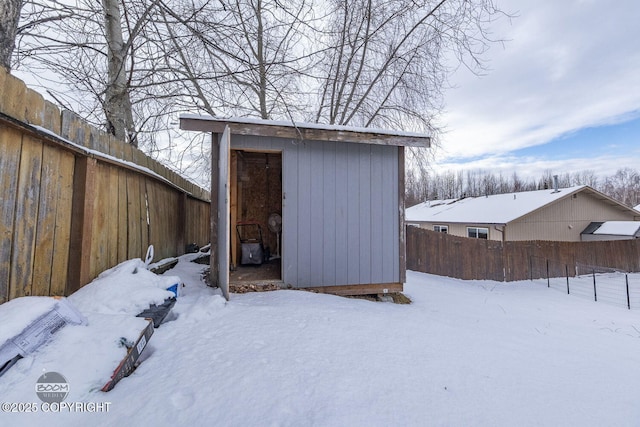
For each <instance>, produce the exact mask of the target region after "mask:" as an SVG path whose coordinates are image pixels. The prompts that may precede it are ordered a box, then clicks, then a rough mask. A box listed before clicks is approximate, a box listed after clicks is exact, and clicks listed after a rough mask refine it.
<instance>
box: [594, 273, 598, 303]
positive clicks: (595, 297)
mask: <svg viewBox="0 0 640 427" xmlns="http://www.w3.org/2000/svg"><path fill="white" fill-rule="evenodd" d="M593 298H594V300H595V301H598V293H597V292H596V270H595V269H594V270H593Z"/></svg>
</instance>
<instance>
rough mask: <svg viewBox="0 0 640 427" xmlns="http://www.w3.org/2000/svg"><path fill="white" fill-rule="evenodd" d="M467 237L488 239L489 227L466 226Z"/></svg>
mask: <svg viewBox="0 0 640 427" xmlns="http://www.w3.org/2000/svg"><path fill="white" fill-rule="evenodd" d="M467 237H473V238H475V239H488V238H489V229H488V228H484V227H467Z"/></svg>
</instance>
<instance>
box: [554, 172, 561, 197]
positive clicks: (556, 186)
mask: <svg viewBox="0 0 640 427" xmlns="http://www.w3.org/2000/svg"><path fill="white" fill-rule="evenodd" d="M559 191H560V190H558V175H553V193H558V192H559Z"/></svg>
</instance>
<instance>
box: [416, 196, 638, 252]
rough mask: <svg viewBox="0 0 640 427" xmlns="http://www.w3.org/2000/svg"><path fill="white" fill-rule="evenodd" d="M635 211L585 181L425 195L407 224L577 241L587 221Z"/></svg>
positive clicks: (487, 235)
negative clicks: (500, 191)
mask: <svg viewBox="0 0 640 427" xmlns="http://www.w3.org/2000/svg"><path fill="white" fill-rule="evenodd" d="M638 220H640V212H638V211H636V210H634V209H631V208H629V207H627V206H625V205H624V204H622V203H619V202H617V201H615V200H613V199H612V198H610V197H608V196H606V195H604V194H602V193H600V192H599V191H596V190H594V189H593V188H591V187H588V186H584V185H582V186H577V187H570V188H561V189H558V190H554V189H548V190H539V191H526V192H521V193H507V194H497V195H492V196H483V197H467V198H462V199H452V200H444V201H431V202H429V201H427V202H424V203H420V204H418V205H416V206H412V207H410V208H408V209H407V210H406V222H407V224H408V225H417V226H420V227H422V228H427V229H430V230H434V231H439V232H444V233H449V234H452V235H455V236H464V237H474V238H479V239H489V240H502V241H516V240H553V241H574V242H577V241H580V240H581V233H582V231H583V230H585V228H586V227H587V226H588V225H589V224H591V223H592V222H605V221H638Z"/></svg>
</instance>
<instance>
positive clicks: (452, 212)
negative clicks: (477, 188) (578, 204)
mask: <svg viewBox="0 0 640 427" xmlns="http://www.w3.org/2000/svg"><path fill="white" fill-rule="evenodd" d="M583 191H586V192H589V193H590V194H591V195H592V196H594V197H595V198H597V199H600V200H601V201H603V202H604V203H607V204H609V205H611V206H614V207H616V208H618V209H620V210H626V211H630V210H631V209H630V208H628V207H626V206H624V205H623V204H621V203H619V202H617V201H615V200H613V199H611V198H610V197H608V196H606V195H604V194H602V193H600V192H598V191H596V190H594V189H592V188H591V187H588V186H586V185H580V186H576V187H569V188H560V189H558V190H557V191H555V190H553V189H548V190H537V191H524V192H520V193H505V194H496V195H491V196H483V197H467V198H462V199H450V200H445V201H427V202H424V203H420V204H418V205H415V206H412V207H410V208H408V209H407V210H406V214H405V217H406V221H407V222H433V223H438V222H443V223H465V224H507V223H509V222H511V221H514V220H515V219H517V218H520V217H523V216H525V215H528V214H530V213H532V212H534V211H536V210H538V209H540V208H542V207H544V206H546V205H549V204H551V203H553V202H555V201H557V200H560V199H562V198H565V197H570V196H571V195H572V194H575V193H579V192H583Z"/></svg>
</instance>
